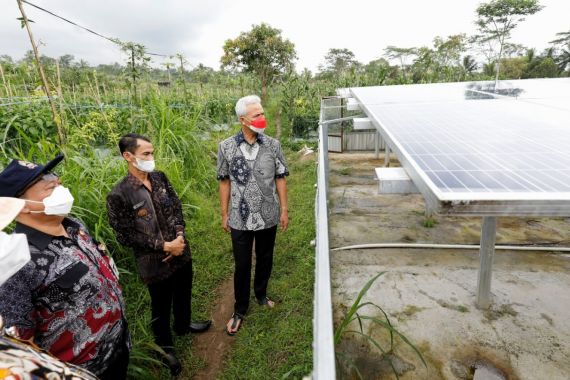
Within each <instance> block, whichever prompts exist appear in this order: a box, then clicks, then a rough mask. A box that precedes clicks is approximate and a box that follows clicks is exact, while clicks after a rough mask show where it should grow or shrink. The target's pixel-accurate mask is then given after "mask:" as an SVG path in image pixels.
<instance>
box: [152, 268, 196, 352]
mask: <svg viewBox="0 0 570 380" xmlns="http://www.w3.org/2000/svg"><path fill="white" fill-rule="evenodd" d="M148 292H149V294H150V301H151V308H152V332H153V334H154V340H155V342H156V344H158V345H159V346H160V347H162V348H165V349H166V350H172V347H173V346H174V342H173V340H172V332H171V330H170V313H171V310H172V313H173V315H174V331H175V332H176V333H178V334H183V333H185V332H187V330H188V328H189V326H190V315H191V300H192V261H189V262H188V263H187V264H186V265H184V266H183V267H181V268H180V269H178V270H177V271H176V272H174V273H173V274H172V276H170V277H169V278H168V279H166V280H164V281H160V282H157V283H154V284H149V285H148Z"/></svg>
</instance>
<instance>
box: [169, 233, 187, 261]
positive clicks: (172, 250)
mask: <svg viewBox="0 0 570 380" xmlns="http://www.w3.org/2000/svg"><path fill="white" fill-rule="evenodd" d="M184 248H186V243H185V242H184V237H182V236H178V237H176V239H174V240H172V241H167V242H165V243H164V252H166V253H168V254H171V255H173V256H180V255H181V254H182V252H184Z"/></svg>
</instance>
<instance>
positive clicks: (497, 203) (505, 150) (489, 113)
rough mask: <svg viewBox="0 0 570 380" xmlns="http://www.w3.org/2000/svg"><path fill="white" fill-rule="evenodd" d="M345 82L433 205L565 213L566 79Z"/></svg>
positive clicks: (568, 170) (569, 185)
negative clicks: (358, 84) (391, 83)
mask: <svg viewBox="0 0 570 380" xmlns="http://www.w3.org/2000/svg"><path fill="white" fill-rule="evenodd" d="M350 90H351V93H352V94H353V96H354V97H355V98H356V99H357V101H358V102H359V104H360V105H361V108H362V109H363V110H364V111H365V112H366V114H367V115H368V117H369V118H370V119H371V120H372V122H373V124H374V125H375V126H376V127H377V128H378V130H379V131H380V132H381V134H382V135H383V137H384V138H385V139H386V140H387V142H388V144H389V145H390V146H391V147H392V149H393V150H395V151H396V153H397V155H398V158H399V159H400V161H401V162H402V164H403V166H404V167H405V168H406V170H407V171H408V173H409V174H410V176H411V177H412V179H414V182H416V185H417V186H418V188H420V190H421V191H422V192H423V193H424V195H425V196H426V199H427V200H432V201H433V202H435V203H434V204H432V205H431V207H432V208H434V209H435V210H436V211H439V212H449V213H462V214H494V215H502V214H505V215H507V214H509V215H516V214H521V215H523V214H524V215H527V214H536V215H570V78H562V79H539V80H517V81H508V82H504V81H503V82H500V83H499V87H498V89H496V90H495V88H494V82H464V83H445V84H427V85H403V86H382V87H360V88H351V89H350ZM418 182H419V183H418Z"/></svg>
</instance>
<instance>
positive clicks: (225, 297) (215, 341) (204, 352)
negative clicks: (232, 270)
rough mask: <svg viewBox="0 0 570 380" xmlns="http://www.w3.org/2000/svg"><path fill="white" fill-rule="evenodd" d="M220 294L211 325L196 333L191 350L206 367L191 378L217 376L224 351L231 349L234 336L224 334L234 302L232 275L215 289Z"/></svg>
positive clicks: (210, 379) (204, 379) (199, 379)
mask: <svg viewBox="0 0 570 380" xmlns="http://www.w3.org/2000/svg"><path fill="white" fill-rule="evenodd" d="M217 294H219V295H220V298H218V303H217V304H216V307H215V308H214V310H213V313H212V315H213V321H212V322H213V325H212V328H210V330H208V331H207V332H205V333H203V334H196V337H195V338H194V340H193V342H192V344H193V346H194V347H193V349H192V352H193V354H195V355H198V356H199V357H200V358H201V359H202V360H204V362H206V363H207V364H206V367H205V368H203V369H201V370H200V371H198V372H197V373H196V374H195V375H194V376H193V377H192V379H195V380H212V379H217V378H218V377H219V374H220V372H221V371H222V365H223V363H224V356H225V355H226V352H228V351H229V350H230V349H231V346H232V344H233V342H234V338H233V337H231V336H229V335H228V334H226V331H225V326H226V322H227V321H228V319H229V318H230V317H231V314H232V311H233V304H234V287H233V276H232V277H230V278H229V279H228V280H226V281H224V282H223V283H222V285H220V287H219V288H218V290H217Z"/></svg>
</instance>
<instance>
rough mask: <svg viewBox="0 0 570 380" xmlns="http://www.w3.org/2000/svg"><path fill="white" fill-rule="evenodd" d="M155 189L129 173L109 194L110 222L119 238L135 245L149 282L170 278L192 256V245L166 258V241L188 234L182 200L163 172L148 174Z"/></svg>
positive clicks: (144, 277) (140, 267)
mask: <svg viewBox="0 0 570 380" xmlns="http://www.w3.org/2000/svg"><path fill="white" fill-rule="evenodd" d="M148 179H149V181H150V184H151V188H152V191H149V190H148V189H147V188H146V187H145V186H144V184H143V183H142V181H141V180H140V179H138V178H137V177H135V176H134V175H132V174H131V173H129V174H127V176H126V177H125V178H123V179H122V180H121V181H120V182H119V183H118V184H117V185H116V186H115V187H114V188H113V190H111V192H110V193H109V195H108V196H107V215H108V216H109V224H110V225H111V227H113V229H114V230H115V233H116V235H117V240H118V241H119V242H120V243H121V244H123V245H125V246H127V247H131V248H132V249H133V252H134V254H135V258H136V262H137V270H138V272H139V275H140V276H141V279H142V280H143V282H144V283H145V284H153V283H157V282H160V281H164V280H167V279H168V278H170V276H172V274H173V273H175V272H176V271H177V270H178V269H180V268H182V267H183V266H184V265H185V264H186V263H188V262H189V261H191V260H192V258H191V256H190V255H191V252H190V246H189V244H188V241H187V240H186V239H185V242H186V248H184V252H183V254H182V255H180V256H176V257H173V258H172V259H171V260H170V261H168V262H164V261H163V260H164V258H165V257H166V255H167V254H166V252H164V242H167V241H172V240H174V239H176V237H177V236H182V237H184V228H185V222H184V216H183V214H182V203H181V202H180V199H179V198H178V195H177V194H176V192H175V191H174V188H173V187H172V185H171V184H170V181H168V178H166V175H165V174H164V173H162V172H159V171H155V172H152V173H149V174H148Z"/></svg>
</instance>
